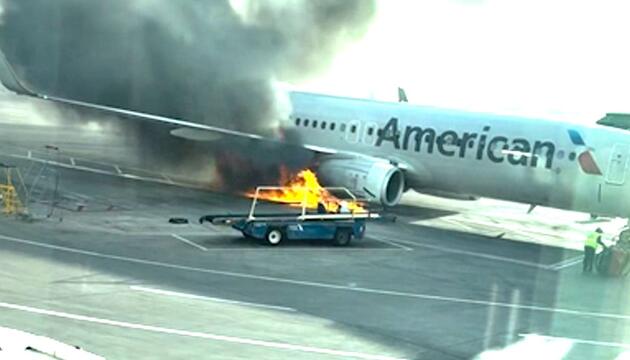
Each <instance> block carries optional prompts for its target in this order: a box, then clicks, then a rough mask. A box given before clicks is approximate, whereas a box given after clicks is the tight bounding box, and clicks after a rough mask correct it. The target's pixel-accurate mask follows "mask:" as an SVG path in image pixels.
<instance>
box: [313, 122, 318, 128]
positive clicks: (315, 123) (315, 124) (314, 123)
mask: <svg viewBox="0 0 630 360" xmlns="http://www.w3.org/2000/svg"><path fill="white" fill-rule="evenodd" d="M313 127H314V128H316V127H317V120H313Z"/></svg>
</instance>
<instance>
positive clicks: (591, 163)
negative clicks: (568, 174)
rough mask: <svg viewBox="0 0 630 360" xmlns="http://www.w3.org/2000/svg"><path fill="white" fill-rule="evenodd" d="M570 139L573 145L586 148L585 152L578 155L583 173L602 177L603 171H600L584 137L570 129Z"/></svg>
mask: <svg viewBox="0 0 630 360" xmlns="http://www.w3.org/2000/svg"><path fill="white" fill-rule="evenodd" d="M569 137H570V138H571V142H572V143H573V145H576V146H579V147H585V149H584V151H582V153H580V155H578V163H579V164H580V167H581V168H582V171H584V172H585V173H587V174H591V175H602V171H601V170H600V169H599V166H597V162H596V161H595V158H594V157H593V154H592V153H591V150H592V149H591V148H589V147H588V146H586V143H585V142H584V139H583V138H582V135H580V133H579V132H578V131H577V130H573V129H569Z"/></svg>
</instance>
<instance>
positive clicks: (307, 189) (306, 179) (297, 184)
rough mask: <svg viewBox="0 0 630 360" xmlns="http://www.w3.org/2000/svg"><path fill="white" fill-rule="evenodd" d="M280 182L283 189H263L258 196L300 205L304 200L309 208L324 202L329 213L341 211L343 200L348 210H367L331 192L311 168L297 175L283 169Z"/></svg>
mask: <svg viewBox="0 0 630 360" xmlns="http://www.w3.org/2000/svg"><path fill="white" fill-rule="evenodd" d="M280 183H281V186H283V189H278V190H261V191H260V192H259V194H258V198H259V199H262V200H267V201H273V202H278V203H283V204H290V205H292V206H300V207H301V206H302V202H303V201H306V208H307V209H317V205H318V204H319V203H322V204H323V205H324V206H325V207H326V211H328V212H329V213H337V212H339V209H340V207H341V203H342V201H345V202H346V204H347V207H348V210H349V211H351V212H353V213H356V212H365V211H366V210H365V209H364V208H363V206H362V205H361V203H360V202H358V201H353V200H351V199H343V200H342V199H339V198H337V197H336V196H334V195H333V194H331V193H330V191H328V190H327V189H325V188H324V187H323V186H321V185H320V184H319V180H317V175H315V173H314V172H313V171H311V170H309V169H306V170H302V171H300V172H299V173H298V174H297V175H295V176H291V175H290V174H289V172H288V171H286V170H285V169H282V171H281V176H280ZM246 195H247V196H248V197H250V198H253V197H254V196H256V191H250V192H248V193H247V194H246Z"/></svg>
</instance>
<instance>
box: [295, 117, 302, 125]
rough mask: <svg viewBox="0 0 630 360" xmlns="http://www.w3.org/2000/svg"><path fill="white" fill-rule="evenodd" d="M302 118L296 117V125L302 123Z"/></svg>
mask: <svg viewBox="0 0 630 360" xmlns="http://www.w3.org/2000/svg"><path fill="white" fill-rule="evenodd" d="M300 120H301V119H300V118H295V125H296V126H299V125H300Z"/></svg>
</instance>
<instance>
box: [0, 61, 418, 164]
mask: <svg viewBox="0 0 630 360" xmlns="http://www.w3.org/2000/svg"><path fill="white" fill-rule="evenodd" d="M0 82H2V84H3V85H4V86H5V87H6V88H7V89H8V90H10V91H12V92H14V93H16V94H18V95H24V96H30V97H34V98H38V99H42V100H48V101H52V102H56V103H59V104H65V105H70V106H75V107H79V108H84V109H88V110H97V111H102V112H105V113H110V114H117V115H121V116H124V117H129V118H134V119H138V120H144V121H153V122H155V123H161V124H163V125H168V126H171V127H174V129H173V130H171V132H170V133H171V135H173V136H177V137H181V138H185V139H189V140H194V141H214V140H217V139H219V138H220V137H221V136H234V137H238V138H242V139H254V140H259V141H269V142H282V141H283V140H282V139H281V138H280V137H279V138H278V139H274V138H270V137H265V136H262V135H258V134H253V133H248V132H243V131H237V130H230V129H225V128H221V127H216V126H211V125H206V124H200V123H196V122H192V121H186V120H180V119H174V118H170V117H165V116H161V115H154V114H147V113H142V112H138V111H133V110H125V109H120V108H116V107H111V106H105V105H97V104H92V103H87V102H82V101H77V100H70V99H64V98H60V97H56V96H49V95H46V94H40V93H38V92H37V91H34V90H32V89H30V88H29V87H28V86H27V85H26V84H24V83H23V82H22V81H20V79H19V78H18V76H17V75H16V74H15V72H14V71H13V68H12V66H11V64H10V63H9V61H8V60H7V58H6V56H5V55H4V53H3V52H2V51H0ZM293 145H298V144H293ZM299 146H301V147H304V148H306V149H309V150H311V151H314V152H316V153H319V154H324V155H329V156H335V157H348V158H351V157H359V158H366V157H368V158H370V157H371V156H368V155H365V154H361V153H356V152H348V151H339V150H337V149H333V148H327V147H322V146H318V145H312V144H304V143H300V144H299ZM400 167H401V168H402V169H403V170H409V169H410V168H409V167H408V166H406V165H405V164H400Z"/></svg>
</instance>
